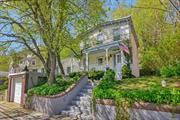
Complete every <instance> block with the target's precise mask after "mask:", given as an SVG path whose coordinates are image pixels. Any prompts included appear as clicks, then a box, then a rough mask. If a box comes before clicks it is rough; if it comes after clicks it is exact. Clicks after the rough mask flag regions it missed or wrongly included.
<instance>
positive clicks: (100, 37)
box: [97, 33, 104, 43]
mask: <svg viewBox="0 0 180 120" xmlns="http://www.w3.org/2000/svg"><path fill="white" fill-rule="evenodd" d="M103 40H104V35H103V34H102V33H100V34H98V35H97V41H98V42H100V43H102V42H103Z"/></svg>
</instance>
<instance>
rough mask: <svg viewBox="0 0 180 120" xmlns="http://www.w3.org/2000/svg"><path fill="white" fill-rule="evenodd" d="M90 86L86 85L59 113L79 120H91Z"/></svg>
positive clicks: (89, 84)
mask: <svg viewBox="0 0 180 120" xmlns="http://www.w3.org/2000/svg"><path fill="white" fill-rule="evenodd" d="M92 88H93V86H92V84H91V83H88V84H87V85H86V86H85V87H84V88H83V89H82V90H81V91H80V92H79V94H78V95H77V96H76V97H75V98H74V99H73V100H72V102H71V104H70V105H69V106H67V108H66V109H64V110H63V111H61V115H65V116H69V117H72V118H75V119H80V120H92V119H93V116H92V113H91V94H92Z"/></svg>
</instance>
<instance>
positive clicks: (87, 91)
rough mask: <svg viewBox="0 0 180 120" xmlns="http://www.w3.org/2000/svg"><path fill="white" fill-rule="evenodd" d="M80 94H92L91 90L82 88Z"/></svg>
mask: <svg viewBox="0 0 180 120" xmlns="http://www.w3.org/2000/svg"><path fill="white" fill-rule="evenodd" d="M81 92H83V93H92V89H86V88H83V89H82V90H81Z"/></svg>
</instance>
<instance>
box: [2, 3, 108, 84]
mask: <svg viewBox="0 0 180 120" xmlns="http://www.w3.org/2000/svg"><path fill="white" fill-rule="evenodd" d="M0 3H1V5H2V6H1V7H0V37H1V38H2V39H3V40H2V41H1V43H2V44H4V43H9V44H16V45H17V44H21V45H23V46H25V47H26V48H27V49H28V50H29V51H31V52H32V53H33V54H34V55H36V56H37V57H38V58H39V59H40V60H41V62H42V64H43V66H44V68H45V70H46V73H47V75H48V82H49V84H52V83H53V82H55V68H56V60H57V62H58V65H59V67H60V70H61V73H62V74H64V69H63V66H62V63H61V54H60V53H61V51H62V50H63V49H64V48H65V47H68V48H70V49H71V50H74V48H73V44H74V43H76V39H75V37H76V36H78V34H80V33H81V32H83V31H84V30H87V29H88V28H89V27H90V26H92V25H94V24H96V23H98V22H100V21H101V18H102V15H103V14H104V9H103V8H102V6H103V2H102V1H100V0H88V1H86V0H68V1H67V0H46V1H45V0H31V1H29V0H22V1H9V0H3V1H1V2H0ZM95 11H96V12H95ZM73 32H74V33H75V35H73ZM72 38H73V39H72ZM42 46H43V49H44V50H45V51H46V52H43V53H42V51H41V48H42ZM44 53H46V55H44Z"/></svg>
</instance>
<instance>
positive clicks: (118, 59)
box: [116, 54, 121, 63]
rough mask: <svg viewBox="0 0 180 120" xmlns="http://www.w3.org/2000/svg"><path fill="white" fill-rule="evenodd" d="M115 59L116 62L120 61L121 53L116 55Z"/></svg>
mask: <svg viewBox="0 0 180 120" xmlns="http://www.w3.org/2000/svg"><path fill="white" fill-rule="evenodd" d="M116 61H117V63H121V54H117V55H116Z"/></svg>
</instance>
